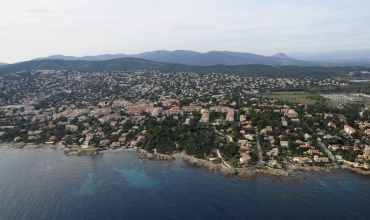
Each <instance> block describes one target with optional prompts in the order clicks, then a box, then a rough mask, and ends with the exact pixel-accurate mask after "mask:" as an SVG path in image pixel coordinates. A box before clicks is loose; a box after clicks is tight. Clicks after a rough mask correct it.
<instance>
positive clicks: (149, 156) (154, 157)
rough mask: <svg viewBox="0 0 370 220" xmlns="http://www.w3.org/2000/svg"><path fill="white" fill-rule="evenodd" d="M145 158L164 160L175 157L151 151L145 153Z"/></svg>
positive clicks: (171, 159)
mask: <svg viewBox="0 0 370 220" xmlns="http://www.w3.org/2000/svg"><path fill="white" fill-rule="evenodd" d="M146 158H148V159H149V160H165V161H173V160H174V159H175V158H174V157H173V156H171V155H166V154H152V153H148V154H146Z"/></svg>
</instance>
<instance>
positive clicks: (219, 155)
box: [217, 149, 231, 168]
mask: <svg viewBox="0 0 370 220" xmlns="http://www.w3.org/2000/svg"><path fill="white" fill-rule="evenodd" d="M217 155H218V157H219V158H221V160H222V162H223V163H224V164H225V165H226V166H227V167H228V168H231V166H230V165H229V164H227V163H226V162H225V161H224V158H222V156H221V154H220V151H219V150H218V149H217Z"/></svg>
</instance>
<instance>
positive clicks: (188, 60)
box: [35, 50, 306, 66]
mask: <svg viewBox="0 0 370 220" xmlns="http://www.w3.org/2000/svg"><path fill="white" fill-rule="evenodd" d="M125 57H132V58H140V59H145V60H150V61H156V62H166V63H179V64H186V65H198V66H209V65H218V64H222V65H247V64H266V65H274V66H278V65H305V63H306V62H304V61H299V60H294V59H292V58H290V57H288V56H286V55H285V54H281V53H280V54H278V55H274V56H262V55H257V54H252V53H239V52H230V51H210V52H207V53H199V52H195V51H190V50H175V51H166V50H158V51H152V52H145V53H140V54H132V55H127V54H113V55H111V54H104V55H98V56H84V57H74V56H63V55H53V56H49V57H42V58H37V59H35V60H45V59H60V60H86V61H103V60H110V59H117V58H125Z"/></svg>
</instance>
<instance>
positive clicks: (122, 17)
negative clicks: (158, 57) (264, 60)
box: [0, 0, 370, 63]
mask: <svg viewBox="0 0 370 220" xmlns="http://www.w3.org/2000/svg"><path fill="white" fill-rule="evenodd" d="M357 49H370V1H369V0H335V1H332V0H279V1H278V0H186V1H184V0H130V1H128V0H52V1H50V0H1V7H0V62H5V63H14V62H19V61H25V60H30V59H34V58H37V57H45V56H50V55H55V54H63V55H69V56H86V55H99V54H118V53H124V54H137V53H142V52H147V51H155V50H170V51H172V50H194V51H198V52H208V51H212V50H220V51H222V50H227V51H237V52H249V53H256V54H261V55H272V54H275V53H278V52H282V53H291V52H320V51H335V50H357Z"/></svg>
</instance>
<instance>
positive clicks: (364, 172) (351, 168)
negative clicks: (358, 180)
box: [346, 167, 370, 176]
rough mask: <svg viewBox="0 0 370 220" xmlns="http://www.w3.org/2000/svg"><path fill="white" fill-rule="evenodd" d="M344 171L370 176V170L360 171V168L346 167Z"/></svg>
mask: <svg viewBox="0 0 370 220" xmlns="http://www.w3.org/2000/svg"><path fill="white" fill-rule="evenodd" d="M346 170H349V171H352V172H356V173H358V174H361V175H365V176H369V175H370V170H361V169H360V168H354V167H346Z"/></svg>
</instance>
